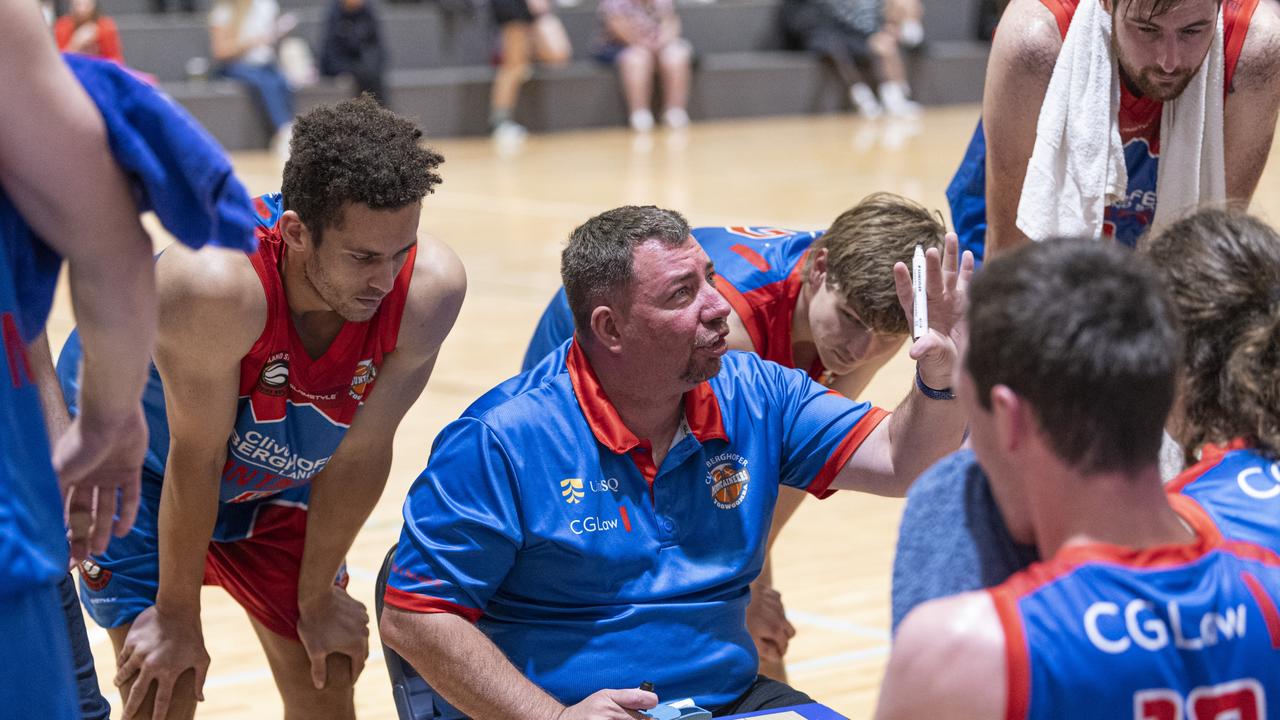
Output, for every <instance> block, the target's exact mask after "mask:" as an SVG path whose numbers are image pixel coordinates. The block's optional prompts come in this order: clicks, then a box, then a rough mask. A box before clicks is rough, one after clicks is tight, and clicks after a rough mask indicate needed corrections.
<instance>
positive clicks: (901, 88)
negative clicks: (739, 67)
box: [779, 0, 920, 117]
mask: <svg viewBox="0 0 1280 720" xmlns="http://www.w3.org/2000/svg"><path fill="white" fill-rule="evenodd" d="M779 13H780V16H779V20H780V22H781V24H782V30H783V33H784V34H785V35H786V37H787V42H788V43H789V44H790V45H791V46H793V47H796V48H799V49H803V50H808V51H809V52H812V53H814V54H816V55H818V56H819V57H820V58H822V59H823V60H824V61H825V62H827V63H828V64H830V65H831V67H832V69H834V70H835V72H836V74H837V75H838V76H839V77H840V81H841V82H842V83H843V84H844V85H845V86H846V87H848V88H849V99H850V100H851V101H852V102H853V106H854V109H855V110H857V111H858V112H859V113H860V114H861V115H862V116H863V117H878V116H879V115H881V114H882V113H884V112H888V113H889V114H890V115H914V114H916V113H918V112H919V111H920V106H919V105H917V104H916V103H914V102H912V101H911V100H910V99H908V94H909V88H908V87H907V72H906V66H905V65H904V64H903V62H902V55H901V54H900V53H899V51H898V41H897V39H896V38H895V37H894V35H893V34H892V33H891V32H889V31H888V30H887V29H886V26H885V0H784V2H783V3H782V5H781V7H780V8H779ZM872 84H874V85H875V89H874V90H873V89H872ZM877 92H878V93H879V97H877Z"/></svg>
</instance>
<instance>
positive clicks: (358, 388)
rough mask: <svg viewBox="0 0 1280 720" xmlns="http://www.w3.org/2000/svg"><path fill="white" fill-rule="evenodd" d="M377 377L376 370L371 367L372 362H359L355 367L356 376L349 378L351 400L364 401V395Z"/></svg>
mask: <svg viewBox="0 0 1280 720" xmlns="http://www.w3.org/2000/svg"><path fill="white" fill-rule="evenodd" d="M377 376H378V369H377V368H375V367H374V366H373V361H372V360H361V361H360V364H358V365H356V374H355V375H353V376H352V377H351V398H352V399H353V400H364V394H365V393H366V392H368V390H369V386H370V385H372V384H373V379H374V378H375V377H377Z"/></svg>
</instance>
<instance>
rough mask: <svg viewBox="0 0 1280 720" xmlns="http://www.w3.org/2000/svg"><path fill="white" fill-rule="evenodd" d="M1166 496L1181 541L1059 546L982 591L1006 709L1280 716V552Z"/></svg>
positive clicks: (1106, 718) (1209, 719)
mask: <svg viewBox="0 0 1280 720" xmlns="http://www.w3.org/2000/svg"><path fill="white" fill-rule="evenodd" d="M1173 500H1174V503H1175V507H1176V508H1178V509H1179V512H1180V513H1181V514H1182V515H1183V517H1184V518H1185V519H1186V520H1188V522H1189V523H1191V524H1192V526H1193V527H1194V528H1195V530H1196V532H1197V534H1198V537H1197V539H1196V540H1195V541H1194V542H1192V543H1189V544H1186V545H1175V546H1162V547H1155V548H1145V549H1141V550H1134V549H1129V548H1121V547H1117V546H1112V545H1102V544H1094V545H1082V546H1073V547H1068V548H1065V549H1063V550H1062V551H1060V552H1059V553H1058V554H1057V555H1056V556H1055V557H1054V558H1053V559H1052V560H1049V561H1047V562H1043V563H1037V564H1035V565H1032V566H1031V567H1030V568H1028V569H1026V570H1024V571H1022V572H1020V573H1018V574H1016V575H1014V576H1013V577H1011V578H1010V579H1009V580H1008V581H1006V582H1005V583H1004V584H1002V585H1000V586H999V587H997V588H994V589H992V590H991V591H990V593H991V597H992V599H993V601H994V603H995V606H996V611H997V613H998V615H999V617H1000V622H1001V625H1002V627H1003V629H1004V635H1005V644H1006V666H1007V670H1006V672H1007V679H1008V696H1007V707H1006V710H1007V712H1006V717H1007V718H1009V719H1010V720H1013V719H1014V718H1018V719H1022V718H1027V719H1035V720H1039V719H1041V718H1045V719H1048V718H1093V719H1095V720H1134V719H1138V720H1145V719H1149V720H1164V719H1166V718H1167V719H1168V720H1180V719H1181V718H1190V719H1192V720H1201V719H1203V720H1226V719H1227V718H1233V719H1236V720H1243V719H1244V718H1250V719H1254V720H1268V719H1269V720H1277V719H1280V611H1277V608H1276V601H1277V600H1276V599H1277V598H1280V556H1277V555H1276V554H1275V553H1274V552H1271V551H1270V550H1267V549H1266V548H1263V547H1260V546H1258V545H1253V544H1250V543H1242V542H1237V541H1233V540H1226V539H1224V538H1223V537H1222V536H1221V535H1220V534H1219V533H1218V532H1217V530H1216V529H1215V528H1214V526H1213V524H1212V522H1211V521H1210V520H1209V519H1208V518H1207V517H1206V516H1205V515H1204V514H1203V513H1201V512H1199V511H1198V510H1197V509H1196V508H1195V507H1194V506H1192V505H1190V503H1187V502H1185V501H1183V502H1178V500H1181V499H1180V498H1176V497H1174V498H1173ZM1268 696H1269V697H1268ZM1268 701H1269V702H1268Z"/></svg>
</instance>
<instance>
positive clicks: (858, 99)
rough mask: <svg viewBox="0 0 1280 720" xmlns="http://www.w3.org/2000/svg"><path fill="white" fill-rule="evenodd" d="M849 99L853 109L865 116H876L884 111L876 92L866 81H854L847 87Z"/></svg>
mask: <svg viewBox="0 0 1280 720" xmlns="http://www.w3.org/2000/svg"><path fill="white" fill-rule="evenodd" d="M849 99H850V100H852V101H853V109H854V110H857V111H858V114H859V115H861V116H862V117H865V118H877V117H880V116H881V115H882V114H883V113H884V108H882V107H880V101H879V100H876V94H875V93H874V92H872V91H871V87H870V86H869V85H867V84H866V83H856V84H854V85H852V86H850V88H849Z"/></svg>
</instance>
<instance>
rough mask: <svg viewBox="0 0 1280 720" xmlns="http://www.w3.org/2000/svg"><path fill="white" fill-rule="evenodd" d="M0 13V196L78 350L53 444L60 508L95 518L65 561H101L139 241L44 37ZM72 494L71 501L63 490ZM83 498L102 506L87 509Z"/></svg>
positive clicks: (131, 404) (19, 15)
mask: <svg viewBox="0 0 1280 720" xmlns="http://www.w3.org/2000/svg"><path fill="white" fill-rule="evenodd" d="M0 13H2V14H3V16H4V17H5V18H8V20H7V21H6V22H5V23H3V26H2V27H0V87H3V88H4V89H5V98H6V102H5V103H3V106H0V127H3V128H5V131H4V133H0V186H3V188H4V191H5V193H6V194H7V195H8V196H9V197H10V198H12V200H13V203H14V205H15V206H16V207H17V209H18V211H19V212H20V213H22V216H23V218H25V219H27V220H28V221H29V222H30V224H31V227H32V228H33V229H34V230H35V231H36V232H37V233H38V234H39V235H40V237H41V238H42V239H43V240H44V241H45V242H46V243H48V244H49V245H50V246H51V247H53V249H55V250H56V251H58V252H59V253H60V254H61V255H62V256H63V257H65V258H66V259H67V260H68V261H69V279H70V284H71V301H72V305H73V307H74V309H75V313H76V321H77V323H78V324H79V327H80V334H81V337H82V338H83V342H84V349H85V355H84V357H85V367H84V374H83V378H84V380H83V383H82V386H81V387H82V392H81V395H82V397H81V398H80V407H81V412H80V416H79V417H78V418H77V420H76V421H75V422H74V423H73V424H72V425H71V427H70V428H69V430H68V432H67V433H65V434H64V435H63V436H62V437H61V438H59V440H58V442H57V444H56V445H55V446H54V467H55V468H56V469H57V470H58V473H59V480H60V482H61V483H62V488H63V493H64V495H65V496H67V497H68V498H69V499H70V500H71V507H72V508H75V509H77V510H78V511H82V512H84V513H91V514H93V515H94V516H95V518H94V526H93V528H92V530H91V532H92V535H91V536H88V535H86V536H85V537H82V538H73V539H74V540H76V542H75V543H74V545H73V548H72V550H73V552H74V553H75V555H76V557H77V559H79V558H82V557H83V555H84V553H85V549H86V548H88V546H89V545H90V544H91V545H92V549H93V550H94V551H97V552H101V551H102V550H105V549H106V546H107V542H108V540H109V539H110V536H111V530H112V524H113V523H112V516H113V514H116V511H117V505H116V502H115V498H116V497H117V493H116V490H117V489H119V490H121V491H122V492H121V493H120V498H121V499H120V503H119V508H118V510H119V512H118V514H119V520H118V521H116V522H115V530H116V532H117V533H119V534H122V533H124V532H125V531H127V530H128V529H129V527H130V526H131V525H132V524H133V519H134V517H135V514H136V509H137V502H138V470H139V469H140V468H141V466H142V457H143V452H144V450H145V448H144V446H143V445H142V444H140V443H138V442H136V439H137V436H138V430H139V428H140V427H142V425H143V423H142V410H141V408H140V406H139V405H138V398H139V396H141V394H142V387H143V384H144V383H145V382H146V372H147V362H148V360H149V358H150V354H151V347H152V344H153V342H154V341H155V318H156V316H155V309H154V308H155V281H154V279H153V277H152V272H151V264H150V253H151V240H150V238H148V237H147V234H146V232H145V231H144V230H143V229H142V225H141V224H140V223H139V222H138V211H137V207H136V206H135V205H134V202H133V197H132V196H131V195H130V193H129V189H128V186H127V184H126V183H125V179H124V175H123V174H122V173H121V172H120V169H119V168H118V167H117V166H116V164H115V160H114V158H113V157H112V155H111V151H110V149H109V148H108V146H107V138H106V129H105V127H104V126H103V123H102V116H101V115H100V114H99V113H98V112H97V109H96V108H95V107H94V105H93V101H91V100H90V99H89V96H88V95H87V94H86V93H85V92H84V90H83V89H82V88H81V87H80V85H79V83H77V82H76V81H75V79H74V78H73V77H72V76H71V72H70V71H69V70H68V69H67V67H66V65H65V64H64V63H63V62H62V60H61V58H59V57H58V54H57V53H56V52H54V49H53V46H52V45H51V44H50V43H49V40H48V38H47V37H46V36H43V35H41V34H39V33H35V34H33V33H30V32H27V31H26V30H25V28H30V27H37V26H39V27H43V23H42V22H40V19H39V14H40V13H39V10H38V8H36V7H34V6H32V5H31V4H30V3H24V2H21V1H20V0H3V1H2V2H0ZM75 488H82V489H83V492H80V493H76V492H74V489H75ZM95 489H101V492H100V493H97V494H100V495H102V496H103V502H101V503H97V505H96V506H95V504H94V495H95Z"/></svg>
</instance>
